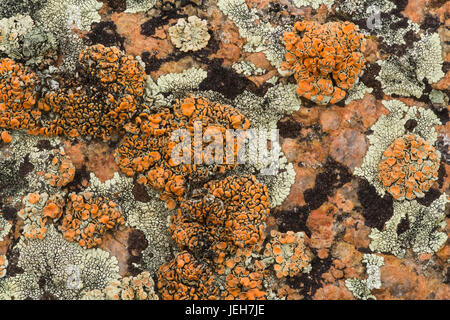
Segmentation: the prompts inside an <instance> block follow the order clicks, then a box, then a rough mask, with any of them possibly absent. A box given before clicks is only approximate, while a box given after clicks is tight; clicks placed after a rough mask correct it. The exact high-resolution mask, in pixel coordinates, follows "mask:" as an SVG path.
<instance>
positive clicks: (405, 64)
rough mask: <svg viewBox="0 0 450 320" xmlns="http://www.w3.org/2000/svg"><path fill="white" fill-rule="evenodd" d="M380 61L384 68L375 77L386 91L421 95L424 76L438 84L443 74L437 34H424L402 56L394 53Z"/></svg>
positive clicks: (440, 48)
mask: <svg viewBox="0 0 450 320" xmlns="http://www.w3.org/2000/svg"><path fill="white" fill-rule="evenodd" d="M377 63H378V64H379V65H380V67H381V70H380V73H379V75H378V76H377V77H376V79H377V80H378V81H380V82H381V86H382V88H383V91H384V93H386V94H397V95H400V96H411V95H412V96H415V97H416V98H420V97H421V96H422V94H423V90H424V89H425V83H424V79H425V78H426V79H427V81H428V83H435V82H437V81H439V80H440V79H441V78H442V77H443V76H444V73H443V72H442V65H443V60H442V47H441V41H440V38H439V35H438V34H437V33H434V34H432V35H421V39H420V41H418V42H416V43H415V44H414V46H413V48H412V49H411V50H409V51H408V53H407V54H405V55H403V56H402V57H400V58H398V57H396V56H393V55H391V56H390V57H389V58H388V59H387V60H381V61H378V62H377Z"/></svg>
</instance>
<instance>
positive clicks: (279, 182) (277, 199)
mask: <svg viewBox="0 0 450 320" xmlns="http://www.w3.org/2000/svg"><path fill="white" fill-rule="evenodd" d="M295 176H296V173H295V170H294V166H293V164H292V163H288V162H287V159H286V158H285V157H284V155H283V156H282V157H281V158H280V160H279V163H278V171H277V172H276V174H274V175H259V176H258V180H259V181H261V182H262V183H264V184H265V185H266V186H267V189H268V190H269V196H270V207H271V208H275V207H277V206H279V205H281V204H282V203H283V202H284V200H286V198H287V197H288V196H289V193H290V191H291V186H292V185H293V184H294V183H295Z"/></svg>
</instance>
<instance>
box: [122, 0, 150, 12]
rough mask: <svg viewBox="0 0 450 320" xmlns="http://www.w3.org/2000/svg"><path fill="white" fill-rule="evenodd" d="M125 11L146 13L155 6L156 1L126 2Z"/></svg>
mask: <svg viewBox="0 0 450 320" xmlns="http://www.w3.org/2000/svg"><path fill="white" fill-rule="evenodd" d="M126 1H127V9H126V10H125V12H126V13H137V12H143V11H148V10H150V9H151V8H153V6H154V5H155V4H156V0H126Z"/></svg>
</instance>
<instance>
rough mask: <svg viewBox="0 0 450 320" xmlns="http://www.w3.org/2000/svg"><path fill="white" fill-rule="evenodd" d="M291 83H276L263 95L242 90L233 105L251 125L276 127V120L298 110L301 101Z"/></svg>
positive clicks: (267, 127)
mask: <svg viewBox="0 0 450 320" xmlns="http://www.w3.org/2000/svg"><path fill="white" fill-rule="evenodd" d="M295 88H296V86H295V85H293V84H287V85H284V84H278V85H276V86H273V87H271V88H269V90H267V92H266V94H265V96H264V97H259V96H257V95H255V94H253V93H251V92H248V91H244V92H243V93H242V94H240V95H238V96H237V97H236V98H235V99H234V102H233V105H234V106H235V107H236V108H238V109H239V110H240V111H242V112H243V113H244V114H245V116H246V117H247V118H248V119H249V120H250V123H252V126H253V127H263V128H266V129H269V128H273V129H274V128H276V126H277V122H278V120H280V119H281V118H282V117H284V116H286V115H289V114H291V113H292V112H294V111H298V110H299V109H300V106H301V101H300V100H299V99H298V96H297V94H296V91H295V90H296V89H295Z"/></svg>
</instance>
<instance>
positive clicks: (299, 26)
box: [281, 21, 365, 104]
mask: <svg viewBox="0 0 450 320" xmlns="http://www.w3.org/2000/svg"><path fill="white" fill-rule="evenodd" d="M362 39H363V36H362V35H361V34H359V33H358V32H357V27H356V26H355V25H354V24H353V23H350V22H343V23H342V22H329V23H327V24H324V25H321V24H319V23H317V22H312V21H305V22H296V23H295V24H294V28H293V30H292V31H287V32H285V33H284V36H283V40H284V42H285V46H286V49H287V51H288V52H287V53H286V61H285V62H283V63H282V65H281V69H282V70H285V71H289V72H291V73H293V74H294V77H295V79H296V80H297V84H298V87H297V93H298V94H299V95H300V96H303V97H305V98H306V99H309V100H311V101H314V102H315V103H317V104H327V103H336V102H338V101H340V100H342V99H343V98H344V97H345V95H346V91H347V90H349V89H350V88H351V87H352V86H353V85H354V84H355V82H356V81H357V79H358V77H359V75H360V74H361V72H362V70H363V69H364V67H365V63H364V56H363V54H362V53H361V50H362V49H361V46H362Z"/></svg>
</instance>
